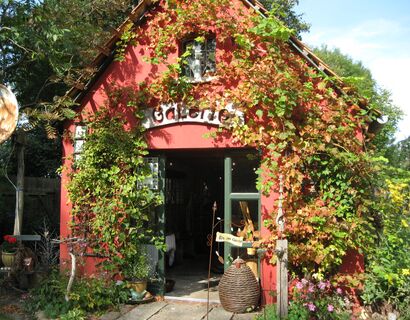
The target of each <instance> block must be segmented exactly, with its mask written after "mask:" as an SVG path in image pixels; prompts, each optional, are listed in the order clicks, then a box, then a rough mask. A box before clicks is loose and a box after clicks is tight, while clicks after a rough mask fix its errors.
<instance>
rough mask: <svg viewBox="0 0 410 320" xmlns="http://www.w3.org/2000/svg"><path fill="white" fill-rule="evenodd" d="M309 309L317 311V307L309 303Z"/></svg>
mask: <svg viewBox="0 0 410 320" xmlns="http://www.w3.org/2000/svg"><path fill="white" fill-rule="evenodd" d="M307 307H308V309H309V310H310V311H315V310H316V306H315V305H314V304H313V303H312V302H309V303H308V305H307Z"/></svg>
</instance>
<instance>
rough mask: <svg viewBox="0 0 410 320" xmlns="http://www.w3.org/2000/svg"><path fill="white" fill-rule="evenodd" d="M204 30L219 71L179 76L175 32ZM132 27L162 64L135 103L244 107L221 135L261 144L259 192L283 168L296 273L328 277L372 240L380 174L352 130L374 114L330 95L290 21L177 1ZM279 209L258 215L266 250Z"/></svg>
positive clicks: (224, 4)
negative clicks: (375, 182)
mask: <svg viewBox="0 0 410 320" xmlns="http://www.w3.org/2000/svg"><path fill="white" fill-rule="evenodd" d="M228 8H229V10H228ZM158 30H160V32H158ZM209 30H212V32H213V33H215V34H216V35H217V48H218V49H217V57H221V59H217V72H216V78H215V80H214V81H210V82H209V83H208V82H206V83H201V84H198V85H196V84H192V83H188V81H186V79H185V78H184V77H181V76H180V70H181V69H182V67H183V63H184V61H183V60H184V59H177V58H176V59H174V60H173V59H172V57H175V52H177V51H178V48H179V43H178V42H177V41H175V39H186V38H188V37H192V34H195V35H197V36H198V37H206V35H207V34H209ZM135 33H136V36H135V37H134V39H135V41H136V43H137V44H139V45H141V46H146V49H147V50H146V51H145V52H146V53H145V54H146V56H147V57H149V58H147V59H150V61H152V59H157V61H158V62H161V63H162V64H164V67H166V70H165V71H164V72H160V71H158V72H153V73H152V74H151V76H152V79H150V80H149V81H147V83H146V87H144V89H143V92H144V94H143V97H144V101H142V100H139V101H137V102H136V105H141V106H142V105H147V104H148V105H157V104H158V101H161V102H163V103H169V102H174V103H183V104H186V105H195V106H197V107H198V108H199V109H202V108H208V107H209V106H215V105H218V106H223V105H226V104H228V103H233V104H234V105H235V107H236V108H237V110H239V111H241V112H243V113H244V114H245V118H246V122H245V123H243V121H241V119H239V118H237V117H232V118H230V119H229V124H227V125H226V127H225V128H223V129H220V130H219V131H218V133H223V134H225V133H226V131H229V133H230V134H231V135H232V137H233V140H234V141H235V142H239V143H240V144H241V145H245V146H249V147H255V148H258V150H259V151H260V154H261V158H262V163H261V168H259V169H258V171H257V172H258V173H259V179H258V188H259V189H260V190H261V191H262V192H263V193H265V194H267V195H268V194H271V193H277V192H278V177H279V175H283V177H284V189H285V201H284V210H285V211H286V219H287V221H288V223H287V229H286V237H287V238H288V239H289V241H290V243H291V246H290V253H291V254H290V261H289V263H290V266H291V267H292V268H293V270H295V271H296V272H297V273H298V274H303V273H318V274H320V275H321V276H322V277H323V276H327V275H329V276H330V275H333V274H334V273H335V272H337V269H338V266H339V265H340V264H341V262H342V259H343V256H344V255H345V254H346V252H347V250H349V249H356V248H367V247H370V246H371V244H372V243H373V242H374V239H375V236H376V234H375V232H374V225H373V216H374V214H375V208H374V206H373V204H372V202H371V200H372V198H373V193H372V190H373V186H372V184H371V180H372V178H373V176H374V175H375V174H376V172H375V168H373V167H372V162H371V161H370V157H369V156H368V155H367V154H366V153H364V152H363V148H364V146H363V141H362V140H361V139H360V136H359V135H358V131H359V130H358V129H359V128H361V127H364V126H365V121H367V120H368V119H369V117H370V116H371V115H370V114H369V113H368V110H363V109H361V108H360V107H359V100H358V97H357V96H356V95H351V96H349V97H346V96H343V95H338V94H336V93H335V90H334V89H333V84H332V82H331V81H332V79H328V78H323V77H322V76H321V75H320V74H319V73H318V72H317V70H314V69H312V68H310V67H309V66H308V65H307V64H306V62H305V61H304V60H303V59H302V58H301V57H300V56H299V55H298V54H296V53H295V52H294V51H293V49H292V48H291V47H290V46H289V44H288V43H287V41H286V40H287V39H289V36H290V34H291V31H290V30H289V29H288V28H287V27H285V26H284V25H282V24H281V23H280V22H279V21H278V20H277V19H275V18H274V17H273V15H270V16H268V17H267V18H261V17H260V15H258V14H257V13H253V14H251V15H249V14H245V13H244V10H243V8H242V7H240V6H238V7H235V8H233V9H232V6H231V3H230V2H229V1H226V0H222V1H219V2H214V1H212V2H209V1H206V0H198V1H195V2H187V1H173V3H172V7H170V8H166V9H165V10H164V11H163V12H161V14H153V15H152V16H151V17H150V19H149V28H148V29H141V28H136V29H135ZM232 36H234V39H235V42H234V43H233V46H230V45H226V46H224V45H218V43H220V44H224V43H225V42H227V43H231V39H232ZM146 39H149V40H146ZM209 136H212V134H211V135H209ZM276 212H277V210H276V209H274V210H273V211H272V218H271V219H269V218H268V219H266V221H265V222H264V224H265V226H266V227H267V228H268V229H269V230H270V231H271V236H270V237H269V238H266V239H263V243H264V245H266V246H267V247H269V248H270V247H272V246H274V242H275V240H276V238H277V230H276V225H275V223H274V216H275V215H276ZM271 262H272V263H274V261H273V260H272V261H271Z"/></svg>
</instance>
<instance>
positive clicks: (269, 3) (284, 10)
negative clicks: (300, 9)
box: [261, 0, 310, 37]
mask: <svg viewBox="0 0 410 320" xmlns="http://www.w3.org/2000/svg"><path fill="white" fill-rule="evenodd" d="M261 3H262V4H263V5H264V6H265V8H266V9H268V10H273V11H274V12H276V13H277V17H278V18H279V19H280V20H281V21H283V22H284V23H285V25H287V26H288V27H289V28H291V29H292V30H294V32H295V33H296V35H297V36H298V37H300V34H301V33H303V32H308V31H309V29H310V25H309V24H308V23H307V22H305V21H304V20H303V18H302V17H303V14H298V13H296V12H295V10H294V7H295V6H297V5H298V4H299V0H261Z"/></svg>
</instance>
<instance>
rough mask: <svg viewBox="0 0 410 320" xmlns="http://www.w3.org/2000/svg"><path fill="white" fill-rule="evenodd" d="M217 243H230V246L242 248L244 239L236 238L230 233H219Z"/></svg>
mask: <svg viewBox="0 0 410 320" xmlns="http://www.w3.org/2000/svg"><path fill="white" fill-rule="evenodd" d="M215 241H216V242H229V243H230V244H233V245H234V246H237V247H242V243H243V237H235V236H233V235H231V234H229V233H221V232H217V233H216V239H215Z"/></svg>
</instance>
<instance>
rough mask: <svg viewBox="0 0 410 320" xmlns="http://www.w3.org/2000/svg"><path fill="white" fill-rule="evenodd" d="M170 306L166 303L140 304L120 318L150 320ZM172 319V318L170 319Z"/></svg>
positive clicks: (122, 319)
mask: <svg viewBox="0 0 410 320" xmlns="http://www.w3.org/2000/svg"><path fill="white" fill-rule="evenodd" d="M167 305H168V304H167V303H166V302H164V301H161V302H153V303H147V304H140V305H138V306H137V307H135V308H134V309H132V310H131V311H130V312H128V313H126V314H125V315H123V316H122V317H120V318H118V319H121V320H148V319H152V317H153V316H155V315H156V314H157V313H159V312H160V311H161V310H162V309H163V308H165V307H166V306H167ZM170 319H171V318H170Z"/></svg>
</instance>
